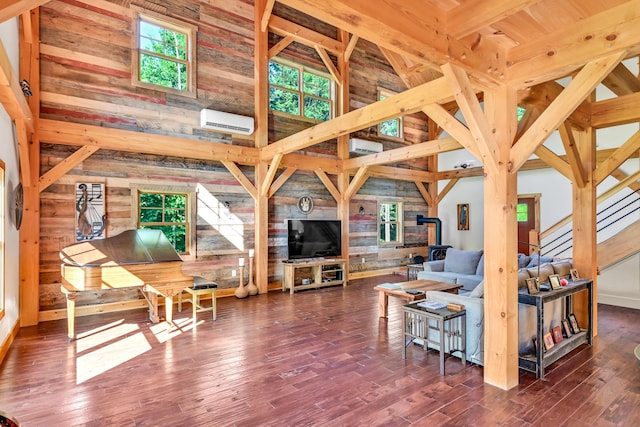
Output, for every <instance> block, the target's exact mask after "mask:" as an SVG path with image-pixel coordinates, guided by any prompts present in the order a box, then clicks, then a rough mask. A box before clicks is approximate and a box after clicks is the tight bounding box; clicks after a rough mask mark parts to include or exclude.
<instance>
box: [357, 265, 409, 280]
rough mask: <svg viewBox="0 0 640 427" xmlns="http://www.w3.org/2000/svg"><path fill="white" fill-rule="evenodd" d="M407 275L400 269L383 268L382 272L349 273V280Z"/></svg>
mask: <svg viewBox="0 0 640 427" xmlns="http://www.w3.org/2000/svg"><path fill="white" fill-rule="evenodd" d="M403 271H404V275H406V274H407V273H406V270H399V269H398V267H392V268H382V269H380V270H367V271H354V272H353V273H349V279H364V278H367V277H375V276H384V275H386V274H402V272H403Z"/></svg>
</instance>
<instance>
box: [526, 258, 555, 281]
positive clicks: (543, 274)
mask: <svg viewBox="0 0 640 427" xmlns="http://www.w3.org/2000/svg"><path fill="white" fill-rule="evenodd" d="M527 271H528V272H529V276H531V277H538V271H540V283H544V282H546V281H547V280H548V279H549V275H550V274H555V273H554V271H553V265H551V263H549V262H547V263H544V264H540V266H539V267H537V266H536V267H532V268H527Z"/></svg>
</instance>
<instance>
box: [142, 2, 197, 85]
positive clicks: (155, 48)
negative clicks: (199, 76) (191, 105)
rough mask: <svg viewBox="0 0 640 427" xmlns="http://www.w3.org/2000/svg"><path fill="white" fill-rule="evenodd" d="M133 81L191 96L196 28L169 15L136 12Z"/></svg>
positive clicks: (193, 83) (193, 77)
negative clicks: (159, 16)
mask: <svg viewBox="0 0 640 427" xmlns="http://www.w3.org/2000/svg"><path fill="white" fill-rule="evenodd" d="M137 23H138V25H137V28H136V29H137V31H136V43H137V49H136V51H135V52H134V61H132V62H133V64H134V67H137V70H134V71H135V73H134V83H135V84H137V85H139V86H145V87H151V88H155V89H159V90H163V91H168V92H175V93H181V94H184V95H188V96H195V81H194V80H195V67H194V64H195V50H194V49H193V40H194V39H195V34H196V28H195V27H193V26H190V25H187V24H183V23H179V22H178V21H175V20H170V19H169V18H164V17H163V18H158V17H154V16H150V15H147V14H140V15H138V21H137Z"/></svg>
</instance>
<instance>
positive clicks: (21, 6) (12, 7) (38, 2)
mask: <svg viewBox="0 0 640 427" xmlns="http://www.w3.org/2000/svg"><path fill="white" fill-rule="evenodd" d="M48 2H49V0H4V1H3V2H2V6H0V22H4V21H7V20H9V19H11V18H15V17H16V16H18V15H20V14H23V13H28V12H29V11H30V10H32V9H36V8H38V7H39V6H42V5H43V4H45V3H48Z"/></svg>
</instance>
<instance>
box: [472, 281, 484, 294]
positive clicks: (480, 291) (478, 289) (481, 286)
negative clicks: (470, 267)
mask: <svg viewBox="0 0 640 427" xmlns="http://www.w3.org/2000/svg"><path fill="white" fill-rule="evenodd" d="M469 296H470V297H472V298H484V280H483V281H482V282H480V283H478V286H476V287H475V288H473V290H472V291H471V293H470V294H469Z"/></svg>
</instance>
